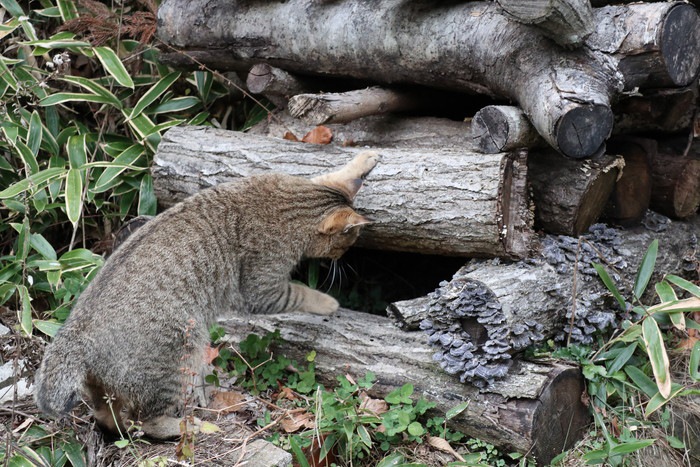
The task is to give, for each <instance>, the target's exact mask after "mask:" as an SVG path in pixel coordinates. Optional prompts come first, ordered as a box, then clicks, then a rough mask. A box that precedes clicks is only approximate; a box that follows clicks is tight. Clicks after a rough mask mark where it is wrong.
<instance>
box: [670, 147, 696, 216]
mask: <svg viewBox="0 0 700 467" xmlns="http://www.w3.org/2000/svg"><path fill="white" fill-rule="evenodd" d="M698 207H700V160H698V159H688V162H687V163H686V165H685V168H684V170H683V173H682V174H681V176H680V177H679V178H678V184H677V185H676V199H675V203H674V206H673V208H674V210H675V211H676V215H677V216H678V217H680V218H685V217H690V216H692V215H693V214H695V212H696V211H697V210H698Z"/></svg>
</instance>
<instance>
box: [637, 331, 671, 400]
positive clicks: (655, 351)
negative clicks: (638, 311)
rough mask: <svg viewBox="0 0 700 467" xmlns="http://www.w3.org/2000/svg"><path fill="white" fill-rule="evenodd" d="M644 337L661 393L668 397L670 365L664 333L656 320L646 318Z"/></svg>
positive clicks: (669, 391) (669, 392) (669, 390)
mask: <svg viewBox="0 0 700 467" xmlns="http://www.w3.org/2000/svg"><path fill="white" fill-rule="evenodd" d="M642 339H643V340H644V344H645V346H646V350H647V354H648V355H649V362H650V363H651V369H652V371H653V373H654V379H655V380H656V386H657V387H658V388H659V393H660V394H661V395H662V396H663V397H664V398H668V397H669V395H670V394H671V376H670V368H669V367H670V365H669V361H668V354H667V353H666V346H665V345H664V341H663V335H662V334H661V330H660V329H659V325H658V324H656V321H655V320H653V319H649V318H647V319H645V320H644V322H643V323H642Z"/></svg>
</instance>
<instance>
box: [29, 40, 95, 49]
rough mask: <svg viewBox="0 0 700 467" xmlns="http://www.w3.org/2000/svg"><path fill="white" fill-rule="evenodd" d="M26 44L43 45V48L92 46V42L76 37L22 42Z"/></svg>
mask: <svg viewBox="0 0 700 467" xmlns="http://www.w3.org/2000/svg"><path fill="white" fill-rule="evenodd" d="M22 44H24V45H30V46H32V47H41V48H42V49H48V50H53V49H67V48H70V47H90V46H91V45H92V44H90V43H89V42H85V41H79V40H76V39H67V38H66V39H40V40H31V41H25V42H22Z"/></svg>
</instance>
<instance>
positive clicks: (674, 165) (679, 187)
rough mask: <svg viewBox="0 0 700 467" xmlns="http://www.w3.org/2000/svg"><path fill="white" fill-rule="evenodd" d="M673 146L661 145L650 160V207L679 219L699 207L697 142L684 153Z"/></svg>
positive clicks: (699, 152)
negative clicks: (685, 154) (684, 154)
mask: <svg viewBox="0 0 700 467" xmlns="http://www.w3.org/2000/svg"><path fill="white" fill-rule="evenodd" d="M678 152H679V150H678V149H676V148H674V147H668V146H663V145H662V146H661V147H660V148H659V151H658V152H657V153H656V154H655V156H654V157H653V158H652V160H651V177H652V185H651V208H652V209H654V210H656V211H658V212H661V213H663V214H665V215H667V216H670V217H673V218H678V219H682V218H685V217H688V216H692V215H694V214H695V212H697V210H698V207H700V142H698V141H697V140H696V141H694V142H693V143H692V146H691V147H690V153H689V154H688V155H687V156H683V155H678Z"/></svg>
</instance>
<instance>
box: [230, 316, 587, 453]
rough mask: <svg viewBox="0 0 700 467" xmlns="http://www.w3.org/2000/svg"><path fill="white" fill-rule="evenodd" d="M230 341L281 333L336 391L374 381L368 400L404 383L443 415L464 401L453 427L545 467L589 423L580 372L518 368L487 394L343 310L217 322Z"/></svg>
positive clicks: (424, 351)
mask: <svg viewBox="0 0 700 467" xmlns="http://www.w3.org/2000/svg"><path fill="white" fill-rule="evenodd" d="M223 325H224V327H225V328H226V330H227V333H228V334H230V336H231V337H232V339H233V340H234V341H236V342H238V341H240V340H241V339H243V338H245V337H246V336H247V335H248V334H249V333H251V332H256V333H264V332H268V331H273V330H275V329H279V330H280V331H281V334H282V337H283V338H284V340H285V341H286V342H285V343H283V344H282V345H281V348H280V349H279V351H280V352H281V353H283V354H284V355H287V356H290V357H292V358H295V359H298V360H303V359H304V358H305V357H306V355H307V354H308V352H310V351H311V350H315V351H316V359H315V363H316V373H317V374H318V375H319V376H320V377H321V379H322V380H324V381H326V382H328V383H333V384H335V383H336V381H335V377H336V376H337V375H338V374H350V375H351V376H353V377H355V378H358V377H362V376H364V374H365V373H366V372H368V371H371V372H373V373H374V374H375V375H376V377H377V383H376V384H375V385H374V386H373V388H372V390H371V391H372V392H371V394H372V395H374V396H375V397H376V396H384V395H386V394H387V393H389V392H390V391H392V390H394V389H396V388H399V387H401V386H402V385H404V384H406V383H411V384H413V386H414V392H415V394H416V395H420V396H424V397H425V398H426V399H428V400H430V401H432V402H435V403H436V404H437V407H436V409H437V410H438V411H439V412H441V413H443V414H444V413H445V412H446V411H447V410H449V409H451V408H453V407H455V406H456V405H458V404H460V403H461V402H463V401H469V405H468V406H467V408H466V410H464V412H462V413H461V414H459V415H458V416H456V417H455V418H454V419H452V420H451V426H452V427H453V428H455V429H458V430H460V431H463V432H465V433H467V434H469V435H471V436H478V437H479V438H480V439H483V440H485V441H487V442H490V443H493V444H495V445H497V446H501V447H503V448H505V449H510V450H515V451H518V452H521V453H525V452H528V453H529V454H532V455H534V456H535V457H536V458H537V460H538V463H539V464H540V465H547V464H549V461H550V460H551V459H552V457H554V456H555V455H556V454H558V453H559V452H561V451H562V450H563V449H566V448H567V447H568V446H571V445H572V444H573V443H574V442H575V441H576V440H577V439H578V438H579V437H580V436H581V435H582V433H583V429H584V428H585V426H586V425H587V423H588V422H589V415H588V413H587V412H588V411H587V409H586V408H585V407H584V405H583V403H582V402H581V394H583V392H584V385H583V379H582V377H581V374H580V370H579V369H577V368H575V367H571V366H566V365H562V364H557V363H552V364H536V363H529V362H518V363H517V364H516V368H514V371H513V372H512V373H511V374H510V375H509V376H508V377H507V378H506V379H504V380H503V381H499V382H497V383H496V384H494V385H493V386H492V387H490V388H489V389H488V390H487V391H480V390H479V389H478V388H476V387H474V386H471V385H466V384H462V383H460V382H459V380H457V379H456V378H454V377H452V376H450V375H447V374H445V373H444V372H443V371H442V370H440V368H439V367H438V366H437V365H436V364H435V362H433V360H432V357H431V355H432V353H433V351H432V349H431V348H430V347H429V346H428V345H427V344H426V343H425V337H424V335H423V334H422V333H417V332H404V331H401V330H400V329H398V328H397V327H395V326H394V325H393V324H392V323H391V321H390V320H389V319H387V318H384V317H380V316H374V315H368V314H365V313H358V312H353V311H349V310H341V311H340V312H339V313H338V314H336V315H334V316H331V317H327V318H326V317H321V316H313V315H306V314H302V313H298V314H290V315H276V316H241V317H237V318H235V319H232V320H227V321H225V322H224V323H223Z"/></svg>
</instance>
